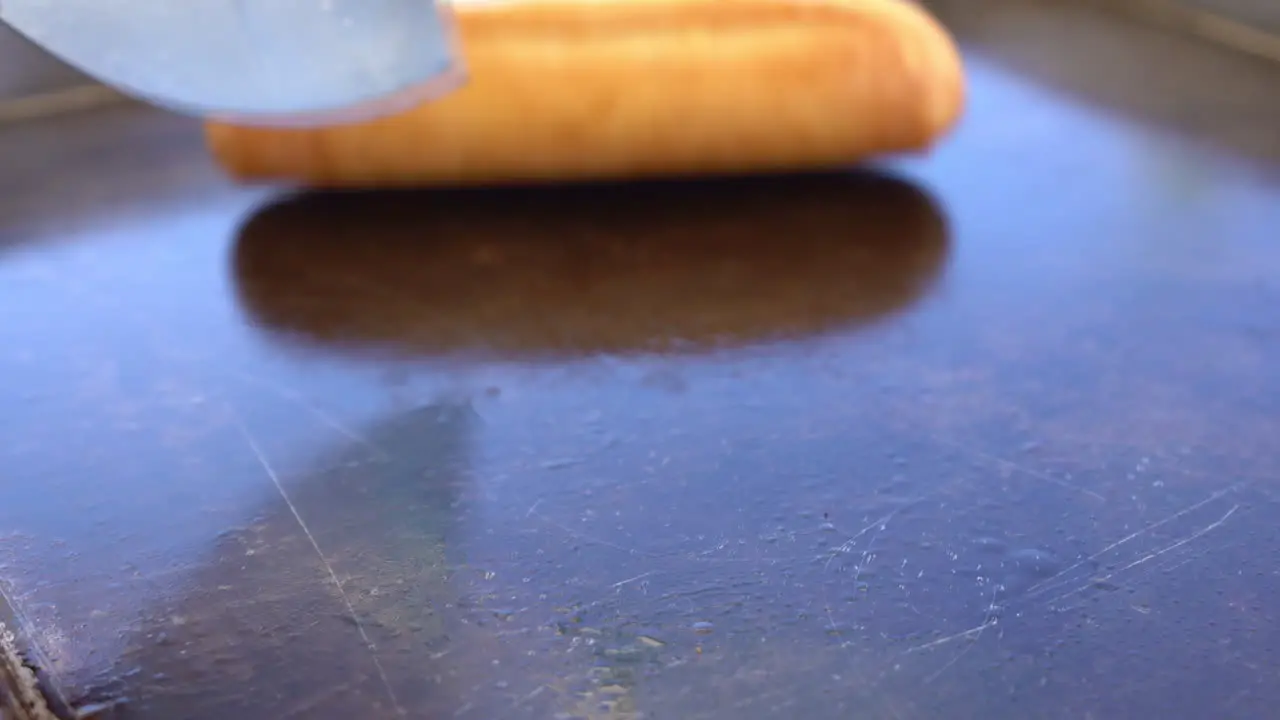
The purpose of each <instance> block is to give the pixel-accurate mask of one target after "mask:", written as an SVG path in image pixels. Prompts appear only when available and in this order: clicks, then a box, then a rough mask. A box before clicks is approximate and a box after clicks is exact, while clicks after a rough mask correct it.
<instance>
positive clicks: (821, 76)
mask: <svg viewBox="0 0 1280 720" xmlns="http://www.w3.org/2000/svg"><path fill="white" fill-rule="evenodd" d="M454 13H455V20H456V23H457V31H458V39H459V41H460V45H461V48H462V53H463V58H464V65H465V68H466V73H467V80H466V82H465V84H464V85H463V86H462V87H461V89H459V90H458V91H456V92H455V93H453V94H451V95H448V96H446V97H444V98H442V99H439V100H436V101H433V102H429V103H426V104H423V105H421V106H418V107H415V108H413V109H410V110H407V111H404V112H401V113H399V114H395V115H392V116H389V117H384V118H379V119H375V120H371V121H363V122H359V123H354V124H348V125H339V126H328V127H321V128H280V127H246V126H235V125H231V124H225V123H218V122H210V123H209V124H208V126H207V140H208V144H209V147H210V150H211V152H212V154H213V156H214V158H215V160H216V161H217V162H218V163H219V164H220V165H221V166H222V168H224V169H225V170H226V171H227V172H228V173H229V174H230V175H232V176H234V177H236V178H238V179H240V180H242V181H285V182H293V183H299V184H303V185H308V186H314V187H391V186H400V187H404V186H439V185H494V184H510V183H529V182H540V181H567V180H591V179H629V178H642V177H655V176H668V175H681V176H688V175H708V174H713V175H719V174H733V173H752V172H769V171H781V170H802V169H815V168H822V167H833V166H840V165H846V164H852V163H857V162H859V161H862V160H864V159H867V158H868V157H870V156H876V155H883V154H890V153H899V152H912V151H921V150H925V149H927V148H928V147H929V146H930V145H932V144H933V143H934V142H935V141H936V140H937V139H938V138H940V137H941V136H942V135H943V134H944V133H945V132H946V131H947V130H948V129H949V128H951V126H952V125H953V124H954V123H955V122H956V121H957V119H958V118H959V116H960V115H961V112H962V109H963V104H964V79H963V71H962V66H961V61H960V57H959V53H958V51H957V49H956V47H955V44H954V43H953V42H952V40H951V38H950V37H949V36H948V34H947V33H946V32H945V31H944V30H943V29H942V28H941V26H940V25H939V24H938V23H937V22H936V21H935V20H934V19H933V18H932V16H930V15H929V14H928V12H927V11H926V10H924V9H923V8H921V7H919V6H917V5H916V4H914V3H912V2H908V1H907V0H497V1H493V2H476V1H475V0H472V2H462V3H459V4H457V5H455V8H454Z"/></svg>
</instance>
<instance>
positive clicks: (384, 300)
mask: <svg viewBox="0 0 1280 720" xmlns="http://www.w3.org/2000/svg"><path fill="white" fill-rule="evenodd" d="M947 250H948V239H947V231H946V222H945V219H944V218H943V216H942V213H941V212H940V210H939V208H938V207H937V206H936V205H935V204H934V203H933V202H932V201H931V200H930V198H929V197H928V196H927V195H926V194H924V193H923V192H921V191H920V190H918V189H917V188H915V187H913V186H912V185H910V184H908V183H906V182H904V181H901V180H898V179H894V178H891V177H888V176H885V175H879V174H871V173H840V174H828V175H816V176H814V175H807V176H798V177H782V178H767V179H746V180H726V181H718V182H674V183H653V184H642V185H630V186H625V185H623V186H593V187H570V188H556V189H521V190H507V191H463V192H430V193H412V192H409V193H376V194H362V193H347V194H324V193H322V194H306V195H301V196H296V197H292V198H289V199H285V200H283V201H280V202H278V203H277V204H274V205H270V206H268V207H266V208H264V209H262V210H260V211H259V212H258V213H257V214H256V215H254V216H253V217H252V218H250V219H249V221H248V222H247V223H246V224H245V225H244V226H243V228H242V230H241V233H240V236H239V241H238V243H237V246H236V249H235V256H234V274H235V282H236V284H237V286H238V289H239V297H240V300H241V304H242V306H243V308H244V311H245V312H246V313H247V314H248V315H249V316H250V317H251V318H252V320H253V321H254V322H255V324H256V325H258V326H259V327H262V328H265V329H268V330H269V331H272V333H273V334H274V335H277V336H281V337H285V338H288V339H289V340H291V341H293V342H297V343H301V344H303V345H304V346H310V347H314V348H323V349H327V350H341V351H355V352H362V353H376V354H386V355H401V356H411V357H423V356H427V357H431V356H439V355H451V354H466V355H472V356H474V355H485V354H490V355H495V356H498V357H500V358H504V359H524V360H529V359H537V358H554V357H565V356H574V355H582V354H592V353H620V354H625V353H634V352H690V351H692V352H697V351H703V350H710V349H717V348H725V347H734V346H740V345H744V344H750V343H757V342H767V341H771V340H779V339H788V338H795V337H803V336H808V335H813V334H818V333H824V332H830V331H833V330H839V329H843V328H847V327H849V326H851V325H858V324H861V323H866V322H870V321H873V320H876V319H878V318H880V317H883V316H884V315H886V314H888V313H891V312H894V311H896V310H899V309H902V308H903V307H905V306H907V305H909V304H910V303H911V302H912V301H914V300H916V299H918V298H919V297H920V296H921V295H922V294H923V293H924V292H925V291H926V290H927V289H928V288H929V287H930V286H931V284H932V283H933V282H934V281H935V280H936V279H937V277H938V276H939V275H940V274H941V271H942V269H943V268H944V266H945V264H946V258H947Z"/></svg>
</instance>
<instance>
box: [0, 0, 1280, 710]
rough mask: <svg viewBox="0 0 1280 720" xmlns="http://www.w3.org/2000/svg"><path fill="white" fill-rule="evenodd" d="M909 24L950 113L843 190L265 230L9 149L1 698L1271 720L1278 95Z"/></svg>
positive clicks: (673, 191) (116, 166) (654, 190)
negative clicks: (925, 152) (921, 143)
mask: <svg viewBox="0 0 1280 720" xmlns="http://www.w3.org/2000/svg"><path fill="white" fill-rule="evenodd" d="M938 8H939V12H940V13H941V14H942V16H943V17H944V19H945V20H946V21H947V22H948V23H949V24H950V25H951V26H952V27H953V28H955V30H956V32H957V34H958V35H959V37H960V38H961V39H962V41H963V42H964V45H965V49H966V53H967V56H968V62H969V64H970V72H971V78H972V87H971V111H970V115H969V118H968V120H967V121H966V123H965V124H964V126H963V127H962V128H961V130H960V131H959V132H958V133H957V135H956V136H955V137H954V138H952V139H951V140H950V141H948V142H947V143H946V145H945V146H943V147H941V148H940V149H939V150H938V151H937V152H936V153H934V154H933V155H932V156H930V157H928V158H915V159H903V160H898V161H893V162H889V163H885V164H880V165H877V166H875V167H868V168H864V169H861V170H857V171H849V172H840V173H829V174H823V175H807V176H803V177H774V178H756V179H741V180H733V181H720V182H682V183H657V184H644V185H635V186H611V187H591V188H558V189H542V190H532V189H531V190H509V191H503V192H500V193H490V192H475V191H472V192H461V193H445V192H437V193H395V194H378V195H368V194H359V193H346V194H322V195H309V194H301V195H299V194H289V193H283V192H274V191H269V190H264V189H246V188H237V187H234V186H231V185H229V184H227V183H226V182H225V181H224V180H223V179H221V178H220V177H219V175H218V174H217V173H216V172H215V171H214V169H213V168H212V167H211V166H210V165H209V162H208V160H207V158H206V157H205V155H204V153H203V150H202V148H201V146H200V137H199V128H198V127H195V126H194V125H192V124H191V123H189V122H187V121H184V120H179V119H174V118H171V117H168V116H165V115H162V114H159V113H155V112H152V111H149V110H146V109H143V108H138V107H135V106H130V105H123V104H122V105H116V106H113V107H110V108H103V109H101V110H98V111H93V112H85V113H77V114H69V115H66V116H64V117H59V118H53V119H47V120H43V121H40V122H39V123H25V124H21V125H12V126H7V127H3V128H0V156H2V157H3V158H4V159H5V161H4V166H3V169H0V218H2V219H3V222H0V287H3V288H4V298H5V301H4V303H2V304H0V402H2V403H3V405H2V406H3V407H4V408H6V412H4V413H0V430H2V431H3V437H4V439H5V441H4V443H2V444H0V461H2V464H0V468H2V469H3V472H2V475H3V482H0V590H3V596H4V597H5V598H6V604H7V608H6V610H5V613H6V614H5V615H4V616H3V618H0V619H3V621H4V622H5V623H6V626H7V627H8V628H9V629H10V630H11V631H13V632H14V634H15V637H14V653H16V654H17V655H19V656H20V657H19V658H18V659H17V660H16V661H15V660H14V659H13V658H12V657H10V658H9V662H8V666H10V667H14V666H17V665H24V666H26V667H28V669H29V670H30V671H31V674H29V675H27V676H26V678H27V679H26V682H30V681H31V680H32V678H34V679H35V680H36V681H37V682H38V685H39V687H40V689H41V693H42V694H43V695H44V696H45V699H46V700H47V701H49V702H50V703H52V705H53V706H54V707H53V712H54V713H55V714H56V715H58V716H65V717H70V716H73V715H75V714H76V713H85V714H91V715H93V716H94V717H101V718H109V717H110V718H136V719H138V720H153V719H157V718H163V719H166V720H168V719H170V718H184V719H185V718H190V719H192V720H205V719H208V720H225V719H226V718H239V719H240V720H260V719H261V720H280V719H283V718H308V719H316V720H326V719H327V718H347V717H358V718H361V720H380V719H381V718H396V717H413V718H451V717H457V718H464V719H465V718H517V719H518V718H552V717H563V718H615V719H616V718H641V717H644V718H674V717H678V718H682V719H689V720H692V719H696V718H735V719H740V718H775V717H785V716H795V717H806V718H813V719H814V720H821V719H823V718H847V717H868V718H886V719H893V720H896V719H902V720H908V719H911V718H984V719H990V718H1028V717H1037V718H1053V719H1056V718H1063V719H1066V718H1072V719H1073V720H1079V718H1097V719H1099V720H1101V719H1102V718H1116V717H1125V718H1140V717H1161V718H1168V719H1171V720H1178V719H1181V718H1188V719H1191V718H1197V719H1198V718H1206V717H1223V718H1227V717H1230V718H1261V717H1269V716H1270V715H1269V713H1271V712H1272V709H1273V708H1274V707H1275V706H1276V705H1277V703H1280V683H1277V682H1276V664H1275V648H1277V647H1280V617H1277V614H1276V613H1277V611H1276V608H1277V607H1280V604H1278V603H1277V602H1276V601H1277V597H1278V596H1277V592H1278V590H1280V588H1278V587H1277V576H1276V572H1275V568H1274V562H1273V558H1274V557H1276V553H1277V552H1280V536H1278V535H1277V532H1278V531H1277V527H1280V524H1278V523H1277V522H1276V518H1277V513H1278V512H1280V505H1278V503H1277V497H1276V494H1275V488H1274V482H1273V480H1274V478H1275V477H1276V476H1277V471H1278V470H1280V454H1278V453H1277V451H1276V449H1275V444H1274V439H1275V438H1276V437H1277V436H1280V394H1277V387H1276V383H1275V382H1274V376H1275V373H1274V368H1275V367H1276V366H1277V364H1278V363H1280V325H1278V324H1277V321H1276V313H1275V308H1276V307H1277V306H1280V282H1278V281H1277V278H1280V245H1278V244H1277V243H1276V228H1277V227H1280V203H1278V202H1277V200H1278V199H1280V174H1278V173H1277V172H1276V168H1277V165H1276V162H1277V160H1278V159H1280V137H1278V136H1277V133H1278V132H1280V128H1278V127H1277V125H1276V124H1275V122H1274V118H1276V117H1280V96H1277V95H1276V94H1275V93H1274V92H1273V89H1274V88H1275V87H1276V80H1277V74H1278V73H1280V70H1277V69H1276V68H1275V67H1274V66H1270V65H1267V64H1266V63H1263V62H1261V61H1259V60H1257V59H1254V58H1249V57H1245V56H1243V55H1238V54H1233V53H1230V52H1227V51H1224V50H1222V49H1219V48H1214V47H1211V46H1208V45H1204V44H1201V43H1198V42H1197V41H1195V40H1193V39H1190V38H1184V37H1179V36H1177V35H1170V34H1164V33H1161V32H1158V31H1155V30H1150V29H1146V28H1144V27H1143V26H1141V25H1140V24H1135V23H1130V22H1128V21H1122V20H1116V19H1111V18H1109V17H1107V16H1105V15H1099V14H1096V13H1094V12H1093V11H1090V10H1086V9H1081V8H1075V9H1071V8H1068V7H1065V6H1059V5H1053V4H1039V3H1036V4H1032V3H1025V2H1012V1H1010V2H997V3H981V4H980V7H979V4H977V3H963V2H940V3H938ZM6 682H8V680H7V679H6ZM6 691H7V692H8V693H9V695H10V696H13V695H16V692H15V689H14V688H12V687H8V686H6ZM10 699H12V697H11V698H10ZM5 712H7V713H9V714H8V715H3V717H4V718H5V720H11V718H22V717H24V716H22V715H18V714H17V713H16V711H15V710H12V709H9V710H6V711H5Z"/></svg>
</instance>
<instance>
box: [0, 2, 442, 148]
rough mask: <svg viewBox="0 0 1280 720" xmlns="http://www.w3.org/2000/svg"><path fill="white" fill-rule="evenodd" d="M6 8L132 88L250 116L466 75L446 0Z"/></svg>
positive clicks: (221, 114) (183, 107) (387, 98)
mask: <svg viewBox="0 0 1280 720" xmlns="http://www.w3.org/2000/svg"><path fill="white" fill-rule="evenodd" d="M0 20H3V21H4V22H6V23H8V24H9V25H11V26H13V27H14V28H15V29H17V30H18V31H19V32H20V33H22V34H23V35H25V36H26V37H27V38H29V39H30V40H32V41H33V42H35V43H36V44H38V45H40V46H41V47H43V48H45V49H46V50H48V51H49V52H51V53H53V54H54V55H56V56H58V57H59V58H61V59H62V60H63V61H65V62H67V63H69V64H71V65H73V66H75V67H77V68H79V69H80V70H82V71H83V72H85V73H88V74H89V75H91V76H93V77H95V78H96V79H98V80H100V81H102V82H104V83H106V84H108V85H111V86H114V87H116V88H118V89H120V90H121V91H123V92H125V93H127V94H129V95H133V96H135V97H137V98H139V99H142V100H145V101H147V102H150V103H152V104H155V105H159V106H161V107H164V108H167V109H170V110H174V111H177V112H180V113H184V114H190V115H198V116H203V117H213V118H218V119H225V120H233V121H236V122H242V123H254V124H288V125H309V124H323V123H333V122H342V121H348V120H356V119H362V118H365V117H370V116H376V115H378V114H383V113H389V112H394V111H396V110H399V109H402V108H404V107H405V106H407V105H409V104H411V103H417V102H422V101H425V100H428V99H430V98H432V97H435V96H437V95H440V94H443V93H444V92H447V91H448V90H449V89H451V88H452V87H453V86H455V85H456V84H457V83H458V82H459V80H460V77H461V73H460V69H459V67H458V66H457V64H456V56H455V53H454V46H453V43H452V35H451V32H450V29H451V24H450V16H449V13H448V8H447V6H442V5H441V4H439V3H438V2H437V0H180V1H176V2H175V1H174V0H0Z"/></svg>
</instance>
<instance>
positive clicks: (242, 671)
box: [85, 403, 475, 720]
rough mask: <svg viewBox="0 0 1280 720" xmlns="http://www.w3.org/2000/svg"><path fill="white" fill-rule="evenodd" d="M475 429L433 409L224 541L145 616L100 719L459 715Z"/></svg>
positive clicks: (292, 485)
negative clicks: (456, 561) (464, 555)
mask: <svg viewBox="0 0 1280 720" xmlns="http://www.w3.org/2000/svg"><path fill="white" fill-rule="evenodd" d="M474 419H475V415H474V411H473V410H472V409H471V408H470V407H469V406H467V405H460V404H448V403H444V404H437V405H429V406H426V407H422V408H419V409H417V410H414V411H412V412H408V413H406V414H403V415H400V416H397V417H394V418H391V419H390V420H388V421H386V422H384V423H382V424H380V425H378V426H376V427H373V428H369V429H367V431H366V432H364V433H362V435H361V437H362V441H361V442H359V443H352V444H351V445H349V446H346V447H342V448H338V449H336V450H335V452H333V453H332V454H330V455H327V456H325V457H322V458H319V459H318V460H317V462H316V465H315V467H314V469H313V470H312V471H310V472H307V473H304V474H303V475H302V476H301V477H295V478H293V479H292V480H288V479H285V482H284V486H285V487H287V488H288V501H286V500H285V498H284V497H283V496H281V497H280V499H279V500H278V501H275V502H272V503H271V504H270V505H269V506H267V507H264V508H262V511H261V514H260V515H258V516H256V517H254V518H252V519H249V520H247V522H246V523H245V524H244V525H243V526H242V527H238V528H233V529H229V530H228V531H227V532H225V533H223V536H222V541H221V542H220V543H219V544H218V545H217V546H216V547H215V548H214V549H213V552H212V556H211V557H210V558H209V559H208V560H207V562H206V563H205V564H204V565H203V566H201V567H199V568H197V569H194V570H192V571H190V576H189V577H187V578H186V580H185V585H186V587H187V588H189V589H188V590H187V591H185V592H184V593H183V594H182V595H181V596H180V597H179V598H178V599H177V600H176V601H173V602H171V603H168V604H166V605H165V606H163V607H153V608H149V609H147V610H146V611H145V618H146V619H145V620H144V621H142V622H141V623H139V624H138V625H137V626H136V627H135V628H134V629H133V630H131V631H130V633H131V636H132V640H131V642H130V648H131V649H130V650H128V651H127V652H125V653H124V654H123V655H122V656H121V658H120V660H119V663H118V666H117V670H116V673H115V676H114V677H111V678H104V679H103V682H102V683H101V685H100V686H99V687H98V688H97V689H96V690H95V691H94V692H93V693H92V694H91V696H90V697H88V698H86V699H85V702H88V703H96V704H98V706H99V707H102V708H103V709H104V711H103V713H102V714H100V715H95V717H101V718H107V717H110V718H139V719H144V720H151V719H153V718H155V719H159V718H164V719H165V720H168V719H170V718H185V719H187V720H228V718H233V719H237V720H282V719H283V718H309V717H323V718H361V719H362V720H381V719H383V718H395V717H403V716H404V715H402V714H401V713H400V710H404V711H405V712H407V713H408V716H409V717H422V718H427V717H435V716H436V714H437V713H440V712H444V716H448V715H449V713H451V712H452V710H449V711H448V712H445V709H448V708H453V709H456V707H457V706H458V705H459V704H460V703H459V701H458V700H457V699H456V697H454V696H453V693H454V689H453V687H452V683H453V679H452V678H453V676H454V675H455V674H456V672H457V671H458V669H459V662H458V657H459V656H463V655H466V653H450V652H449V651H450V650H451V649H452V647H453V643H455V642H460V641H462V640H463V639H464V638H465V633H466V629H465V628H462V627H460V624H459V623H457V622H452V621H451V620H450V613H451V612H452V611H451V610H450V609H449V608H453V607H456V596H455V594H454V592H453V590H452V589H451V584H450V581H449V578H450V568H451V565H452V564H451V563H450V562H449V561H448V560H447V559H446V555H447V554H448V552H449V551H448V549H447V545H448V543H449V542H450V541H451V540H452V536H453V533H454V528H455V527H456V526H457V523H458V522H459V521H460V520H461V519H462V515H463V514H464V513H465V511H466V503H465V502H464V500H463V498H464V495H465V484H466V482H467V478H468V466H469V452H470V449H469V443H470V437H471V423H472V422H473V421H474ZM264 483H269V480H268V479H267V478H265V477H264ZM289 503H292V508H291V507H290V504H289ZM295 508H296V511H297V513H298V517H300V518H301V519H302V522H300V521H299V520H298V519H297V518H295V516H294V509H295ZM303 523H305V527H304V526H303ZM313 538H314V544H313ZM316 546H318V547H319V548H320V549H321V550H322V551H323V553H324V556H323V557H321V556H320V555H319V554H318V553H317V552H316ZM334 576H336V577H337V578H339V579H340V581H341V583H342V587H341V590H339V588H338V587H336V586H335V584H334V582H333V578H334ZM348 604H349V606H348ZM445 656H448V657H449V660H448V663H450V664H449V665H445V664H444V662H442V661H441V660H440V658H442V657H445ZM397 705H399V706H400V707H399V709H397Z"/></svg>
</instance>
